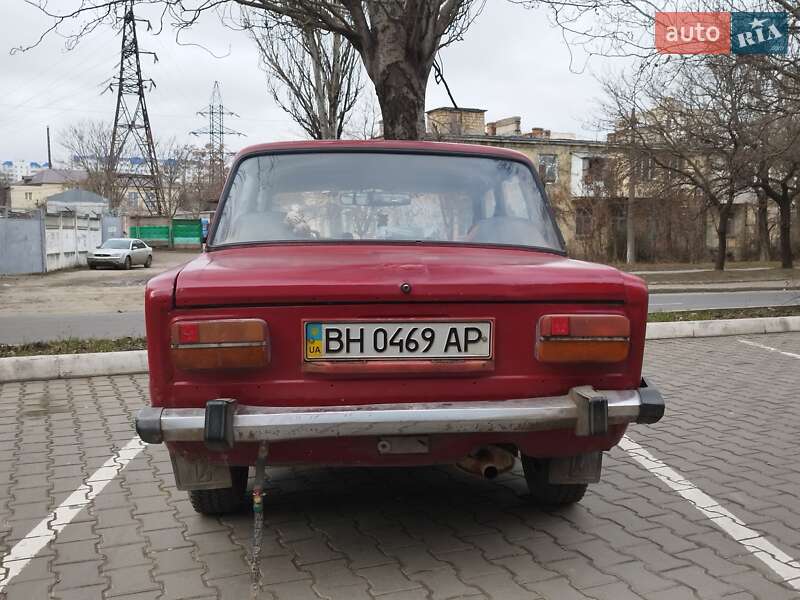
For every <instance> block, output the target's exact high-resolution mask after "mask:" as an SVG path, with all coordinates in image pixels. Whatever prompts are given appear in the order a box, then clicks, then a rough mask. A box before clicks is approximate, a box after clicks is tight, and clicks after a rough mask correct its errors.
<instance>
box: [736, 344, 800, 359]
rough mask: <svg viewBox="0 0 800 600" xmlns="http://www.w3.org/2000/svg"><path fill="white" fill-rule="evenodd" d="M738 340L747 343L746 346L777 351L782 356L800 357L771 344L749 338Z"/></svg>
mask: <svg viewBox="0 0 800 600" xmlns="http://www.w3.org/2000/svg"><path fill="white" fill-rule="evenodd" d="M739 341H740V342H741V343H742V344H747V345H748V346H755V347H756V348H761V349H762V350H768V351H769V352H777V353H778V354H783V355H784V356H789V357H791V358H800V354H794V353H793V352H784V351H783V350H778V349H777V348H773V347H772V346H765V345H764V344H759V343H757V342H751V341H750V340H739Z"/></svg>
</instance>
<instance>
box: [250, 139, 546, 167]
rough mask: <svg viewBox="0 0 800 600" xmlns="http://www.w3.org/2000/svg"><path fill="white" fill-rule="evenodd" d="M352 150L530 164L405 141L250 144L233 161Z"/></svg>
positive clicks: (470, 149)
mask: <svg viewBox="0 0 800 600" xmlns="http://www.w3.org/2000/svg"><path fill="white" fill-rule="evenodd" d="M343 150H355V151H359V152H365V151H369V150H376V151H380V152H390V151H392V150H395V151H398V152H420V153H426V154H469V155H472V156H475V155H478V156H487V157H490V158H504V159H508V160H516V161H523V162H526V163H528V164H532V163H531V160H530V158H529V157H528V156H526V155H525V154H523V153H522V152H518V151H516V150H509V149H507V148H497V147H495V146H484V145H481V144H457V143H452V142H429V141H419V140H413V141H405V140H366V141H365V140H303V141H295V142H271V143H268V144H254V145H252V146H247V147H246V148H243V149H242V150H240V151H239V153H238V154H237V156H236V158H237V160H238V159H240V158H242V157H244V156H249V155H253V154H270V153H281V152H302V151H309V152H312V151H313V152H326V151H327V152H336V151H343Z"/></svg>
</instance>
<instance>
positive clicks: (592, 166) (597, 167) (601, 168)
mask: <svg viewBox="0 0 800 600" xmlns="http://www.w3.org/2000/svg"><path fill="white" fill-rule="evenodd" d="M605 172H606V159H605V157H603V156H587V157H584V159H583V183H584V185H592V184H595V183H600V182H602V181H603V176H604V174H605Z"/></svg>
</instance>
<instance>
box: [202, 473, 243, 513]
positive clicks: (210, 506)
mask: <svg viewBox="0 0 800 600" xmlns="http://www.w3.org/2000/svg"><path fill="white" fill-rule="evenodd" d="M247 471H248V469H247V467H231V487H228V488H219V489H215V490H191V491H189V502H191V503H192V508H194V509H195V511H197V512H199V513H200V514H201V515H226V514H231V513H237V512H239V511H241V510H243V509H244V507H245V506H246V505H247Z"/></svg>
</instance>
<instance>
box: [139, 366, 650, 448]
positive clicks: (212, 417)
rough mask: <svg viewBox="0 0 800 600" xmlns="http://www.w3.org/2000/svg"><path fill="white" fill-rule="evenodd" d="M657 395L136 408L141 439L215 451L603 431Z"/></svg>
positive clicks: (584, 391) (640, 417) (583, 391)
mask: <svg viewBox="0 0 800 600" xmlns="http://www.w3.org/2000/svg"><path fill="white" fill-rule="evenodd" d="M663 414H664V400H663V398H662V397H661V394H660V393H659V392H658V390H656V389H655V388H652V387H649V386H648V385H647V383H646V382H645V381H644V380H642V387H640V388H639V389H634V390H607V391H604V390H595V389H593V388H591V387H589V386H582V387H576V388H572V389H571V390H570V391H569V393H568V394H565V395H564V396H550V397H544V398H525V399H520V400H500V401H492V402H430V403H409V404H370V405H359V406H315V407H302V408H299V407H263V406H245V405H238V404H237V403H236V401H235V400H233V399H219V400H211V401H210V402H208V404H207V405H206V408H155V407H153V408H151V407H147V408H143V409H141V410H140V411H139V414H138V415H137V417H136V431H137V433H138V434H139V437H141V438H142V440H143V441H145V442H148V443H151V444H158V443H161V442H205V443H206V444H207V445H208V446H209V448H211V449H215V450H219V449H224V448H226V447H231V446H233V444H235V443H240V442H261V441H268V442H269V441H281V440H294V439H308V438H330V437H345V436H375V435H376V436H385V435H392V436H397V435H433V434H453V433H456V434H464V433H494V432H504V433H508V432H528V431H545V430H551V429H574V430H575V433H576V434H577V435H583V436H585V435H604V434H605V433H607V432H608V426H609V425H616V424H623V423H634V422H635V423H655V422H656V421H658V420H659V419H661V417H662V416H663Z"/></svg>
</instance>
